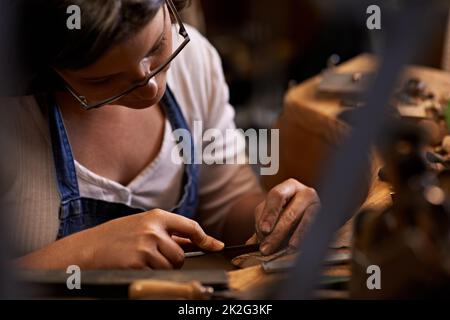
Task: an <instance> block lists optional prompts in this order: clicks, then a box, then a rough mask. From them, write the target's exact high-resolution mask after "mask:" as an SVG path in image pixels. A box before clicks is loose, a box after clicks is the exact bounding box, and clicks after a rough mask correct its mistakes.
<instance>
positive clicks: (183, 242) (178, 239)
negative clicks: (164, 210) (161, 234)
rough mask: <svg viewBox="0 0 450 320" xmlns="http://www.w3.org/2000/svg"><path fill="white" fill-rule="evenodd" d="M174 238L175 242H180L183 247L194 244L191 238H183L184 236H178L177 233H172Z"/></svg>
mask: <svg viewBox="0 0 450 320" xmlns="http://www.w3.org/2000/svg"><path fill="white" fill-rule="evenodd" d="M172 240H173V241H175V243H176V244H178V245H179V246H180V247H182V248H184V247H188V246H192V245H193V243H192V241H191V240H189V239H186V238H182V237H178V236H176V235H172Z"/></svg>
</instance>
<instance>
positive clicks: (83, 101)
mask: <svg viewBox="0 0 450 320" xmlns="http://www.w3.org/2000/svg"><path fill="white" fill-rule="evenodd" d="M166 4H167V7H168V9H169V10H170V12H171V14H172V16H173V17H174V18H175V20H176V24H177V29H178V34H179V35H180V36H181V37H183V39H184V40H183V41H182V42H181V44H179V45H178V47H177V48H176V49H175V50H174V51H173V52H172V54H171V55H170V57H169V58H168V59H167V60H166V61H165V62H163V63H162V64H159V65H158V66H157V67H156V68H155V69H154V70H151V71H150V72H149V73H148V74H147V75H146V77H145V78H144V79H143V80H142V81H139V82H137V83H135V84H134V85H133V86H131V87H130V88H128V89H126V90H121V91H120V93H118V94H114V95H109V97H108V98H101V99H91V100H89V99H88V98H87V97H86V96H83V95H79V94H77V93H76V91H75V90H74V89H73V88H72V87H71V86H70V85H69V84H67V83H65V87H66V89H67V90H68V91H69V92H70V94H71V95H72V96H73V97H74V98H75V99H76V100H77V101H78V102H79V103H80V105H81V107H82V108H83V109H85V110H91V109H96V108H100V107H102V106H104V105H107V104H110V103H113V102H115V101H117V100H119V99H121V98H123V97H124V96H126V95H128V94H130V93H131V92H132V91H134V90H136V89H137V88H141V87H144V86H146V85H147V84H148V83H149V82H150V80H151V79H152V78H153V77H155V76H156V75H157V74H159V73H160V72H161V71H163V70H164V69H166V67H167V66H168V65H169V64H170V63H171V62H172V61H173V59H175V58H176V56H178V54H179V53H180V52H181V51H182V50H183V49H184V47H186V45H187V44H188V43H189V41H190V38H189V35H188V33H187V31H186V28H185V27H184V25H183V22H182V21H181V17H180V15H179V14H178V12H177V9H176V8H175V5H174V4H173V2H172V0H166ZM95 100H97V101H95Z"/></svg>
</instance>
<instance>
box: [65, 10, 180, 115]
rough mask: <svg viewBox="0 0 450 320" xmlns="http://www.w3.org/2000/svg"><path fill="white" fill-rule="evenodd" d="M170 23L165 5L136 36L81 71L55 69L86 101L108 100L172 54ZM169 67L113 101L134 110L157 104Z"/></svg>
mask: <svg viewBox="0 0 450 320" xmlns="http://www.w3.org/2000/svg"><path fill="white" fill-rule="evenodd" d="M171 30H172V29H171V20H170V15H169V12H168V11H167V8H166V6H163V7H162V8H161V9H160V10H159V12H158V13H157V14H156V15H155V17H154V18H153V19H152V21H150V22H149V23H148V24H147V25H146V26H145V27H144V28H143V29H142V30H141V31H140V32H139V33H138V34H136V35H135V36H134V37H133V38H131V39H130V40H128V41H126V42H124V43H122V44H120V45H117V46H115V47H113V48H112V49H110V50H109V51H107V52H106V53H105V54H104V55H103V56H102V57H101V58H100V59H99V60H97V61H96V62H95V63H94V64H92V65H90V66H88V67H86V68H83V69H80V70H75V71H74V70H57V72H58V73H59V74H60V76H61V77H62V78H63V79H64V80H65V81H66V82H67V83H68V84H69V85H70V86H71V87H72V88H73V89H75V91H76V92H77V93H78V94H80V95H83V96H85V97H87V99H88V101H89V102H99V101H102V100H105V99H108V98H111V97H113V96H115V95H117V94H119V93H121V92H123V91H125V90H127V89H129V88H130V87H132V86H133V84H135V83H138V82H139V81H142V80H143V79H144V78H145V76H146V74H148V73H149V72H150V71H152V70H154V69H155V68H156V67H158V66H159V65H162V64H163V63H164V62H165V61H167V59H168V58H169V57H170V55H171V53H172V32H171ZM167 69H168V67H167V68H166V69H165V70H163V71H161V72H160V73H158V74H157V76H156V77H154V78H153V79H151V80H150V81H149V83H148V84H147V85H146V86H143V87H139V88H137V89H136V90H134V91H133V92H131V93H130V94H128V95H127V96H125V97H123V98H121V99H120V100H118V101H116V102H114V104H117V105H123V106H125V107H129V108H133V109H143V108H147V107H151V106H153V105H155V104H157V103H158V102H159V101H160V100H161V98H162V96H163V95H164V92H165V87H166V79H167Z"/></svg>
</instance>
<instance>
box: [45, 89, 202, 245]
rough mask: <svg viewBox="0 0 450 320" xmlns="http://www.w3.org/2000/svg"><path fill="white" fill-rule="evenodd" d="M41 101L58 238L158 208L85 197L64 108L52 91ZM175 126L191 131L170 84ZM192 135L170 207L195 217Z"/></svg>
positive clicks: (169, 109)
mask: <svg viewBox="0 0 450 320" xmlns="http://www.w3.org/2000/svg"><path fill="white" fill-rule="evenodd" d="M45 100H46V101H42V97H40V98H39V97H38V101H40V103H45V105H46V106H47V110H48V119H49V128H50V135H51V141H52V149H53V158H54V162H55V169H56V178H57V184H58V190H59V194H60V197H61V204H60V208H59V221H60V224H59V231H58V239H60V238H63V237H66V236H68V235H71V234H73V233H76V232H79V231H82V230H85V229H88V228H91V227H95V226H97V225H99V224H102V223H105V222H107V221H109V220H112V219H117V218H120V217H124V216H128V215H132V214H137V213H141V212H145V211H149V210H151V209H155V208H131V207H128V206H127V205H124V204H120V203H110V202H106V201H102V200H97V199H89V198H82V197H81V196H80V191H79V188H78V180H77V175H76V170H75V163H74V159H73V155H72V150H71V147H70V143H69V139H68V136H67V132H66V129H65V127H64V122H63V118H62V115H61V111H60V109H59V107H58V105H57V104H56V102H55V100H54V99H53V98H52V97H51V96H50V95H49V96H46V97H45ZM161 105H162V107H163V110H164V111H165V114H166V117H167V118H168V120H169V122H170V124H171V126H172V130H177V129H185V130H188V131H189V132H190V129H189V127H188V125H187V123H186V120H185V118H184V116H183V114H182V112H181V109H180V106H179V105H178V103H177V101H176V99H175V97H174V95H173V93H172V91H171V90H170V88H169V87H167V89H166V92H165V94H164V96H163V98H162V100H161ZM190 139H191V141H190V142H191V143H190V145H191V152H190V156H191V161H190V162H189V163H187V164H185V165H184V166H185V168H184V173H183V181H182V190H181V192H180V194H181V196H180V199H179V201H178V204H177V205H176V206H175V207H174V208H172V210H170V211H171V212H173V213H176V214H179V215H182V216H185V217H187V218H191V219H194V218H195V213H196V208H197V204H198V175H199V173H198V170H199V168H198V165H196V164H195V161H194V154H195V153H194V141H193V137H192V134H190Z"/></svg>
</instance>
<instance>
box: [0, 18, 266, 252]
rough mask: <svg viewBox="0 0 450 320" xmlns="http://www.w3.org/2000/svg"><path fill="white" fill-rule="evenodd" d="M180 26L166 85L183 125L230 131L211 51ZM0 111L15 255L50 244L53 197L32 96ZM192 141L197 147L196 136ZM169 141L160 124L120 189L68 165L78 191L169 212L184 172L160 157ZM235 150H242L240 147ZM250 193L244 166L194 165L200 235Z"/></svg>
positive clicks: (252, 184)
mask: <svg viewBox="0 0 450 320" xmlns="http://www.w3.org/2000/svg"><path fill="white" fill-rule="evenodd" d="M187 31H188V33H189V36H190V38H191V42H190V43H189V44H188V46H187V47H186V48H185V49H184V50H183V51H182V52H181V53H180V55H179V56H178V57H177V58H176V59H175V60H174V61H173V62H172V64H171V68H170V69H169V72H168V85H169V86H170V88H171V89H172V91H173V92H174V95H175V97H176V99H177V101H178V103H179V105H180V107H181V109H182V112H183V114H184V116H185V118H186V121H187V123H188V125H189V126H190V127H191V128H192V127H193V123H194V121H202V122H203V126H204V130H206V129H208V128H216V129H219V130H221V131H223V132H224V131H225V130H226V129H232V128H235V124H234V110H233V108H232V106H231V105H230V104H229V102H228V99H229V93H228V87H227V85H226V83H225V79H224V76H223V71H222V66H221V61H220V58H219V55H218V54H217V52H216V50H215V49H214V48H213V47H212V46H211V44H210V43H209V42H208V41H207V40H206V39H205V38H204V37H203V36H202V35H200V33H198V32H197V31H196V30H195V29H193V28H192V27H189V26H187ZM174 41H176V40H174ZM0 108H2V110H1V111H2V114H3V115H5V116H8V117H9V119H10V120H9V119H8V121H9V123H10V126H11V128H12V129H11V130H10V140H11V141H14V143H12V146H11V148H10V149H11V150H7V152H6V153H3V154H8V155H9V158H10V160H11V161H10V163H9V165H10V167H11V169H10V170H9V172H10V173H11V174H10V175H9V178H10V183H9V185H8V187H7V189H6V191H5V193H4V194H2V200H3V201H4V203H5V205H6V208H7V214H8V217H9V218H10V220H9V222H10V223H11V227H10V228H9V231H10V232H9V238H10V240H11V241H12V244H13V245H14V246H15V249H16V250H17V253H18V254H26V253H28V252H31V251H34V250H37V249H39V248H42V247H44V246H46V245H48V244H50V243H52V242H53V241H55V240H56V236H57V233H58V227H59V219H58V211H59V204H60V197H59V193H58V189H57V184H56V176H55V168H54V162H53V156H52V148H51V141H50V136H49V131H48V124H47V119H46V117H45V116H44V115H43V114H42V113H41V111H40V109H39V107H38V105H37V103H36V101H35V99H34V97H32V96H27V97H18V98H8V99H2V100H0ZM224 143H225V144H227V143H228V144H229V143H230V141H225V142H224ZM195 144H196V147H197V148H198V147H202V141H195ZM174 146H175V140H174V139H173V135H172V128H171V126H170V124H169V122H168V121H166V126H165V132H164V141H163V143H162V147H161V149H160V151H159V154H158V155H157V157H156V159H154V161H152V162H151V163H149V165H148V166H147V167H146V168H145V169H144V170H143V171H142V172H141V173H140V174H139V175H138V176H137V177H136V178H135V179H133V181H132V182H131V183H130V184H129V185H128V186H122V185H120V184H119V183H116V182H114V181H111V180H109V179H106V178H104V177H101V176H99V175H97V174H95V173H94V172H91V171H90V170H88V169H87V168H85V167H83V166H82V165H81V164H80V163H78V162H76V163H75V164H76V171H77V177H78V183H79V187H80V193H81V195H82V196H83V197H89V198H94V199H99V200H105V201H108V202H119V203H123V204H126V205H129V206H132V207H136V208H142V209H146V208H154V207H156V208H161V209H164V210H169V209H170V208H172V207H173V206H174V205H175V204H176V202H177V200H178V198H179V196H180V191H181V180H182V173H183V169H184V167H183V165H181V164H178V165H177V164H175V163H174V162H173V161H168V160H169V157H170V156H171V150H172V148H173V147H174ZM227 149H228V145H227ZM236 150H237V151H236V152H244V149H243V148H242V147H240V148H237V149H236ZM258 190H259V184H258V182H257V180H256V177H255V176H254V175H253V173H252V171H251V169H250V168H249V166H247V165H201V166H200V181H199V208H198V218H197V220H198V221H199V222H200V223H201V225H202V226H203V227H204V228H205V229H206V231H207V232H209V233H211V234H212V235H215V236H220V233H221V230H222V227H223V223H224V221H225V216H226V213H227V212H228V211H229V209H230V208H231V206H232V205H233V204H234V201H235V200H236V199H238V198H239V196H240V195H242V194H244V193H249V192H255V191H258Z"/></svg>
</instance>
